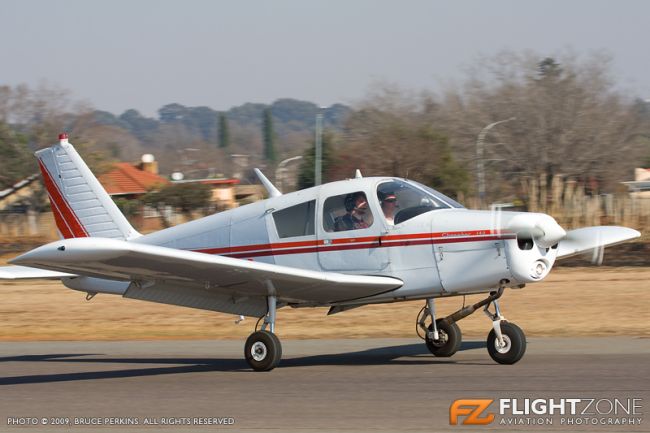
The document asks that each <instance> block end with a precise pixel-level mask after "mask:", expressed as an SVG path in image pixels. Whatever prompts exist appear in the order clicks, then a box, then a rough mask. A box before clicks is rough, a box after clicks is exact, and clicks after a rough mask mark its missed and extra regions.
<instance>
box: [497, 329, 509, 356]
mask: <svg viewBox="0 0 650 433" xmlns="http://www.w3.org/2000/svg"><path fill="white" fill-rule="evenodd" d="M502 337H503V345H502V344H500V343H499V339H498V338H497V339H495V340H494V348H495V349H496V350H497V352H499V353H508V352H509V351H510V348H511V347H512V342H511V341H510V337H508V336H507V335H505V334H504V335H502Z"/></svg>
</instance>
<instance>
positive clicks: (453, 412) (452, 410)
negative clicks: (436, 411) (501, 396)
mask: <svg viewBox="0 0 650 433" xmlns="http://www.w3.org/2000/svg"><path fill="white" fill-rule="evenodd" d="M493 401H494V400H488V399H473V400H463V399H460V400H456V401H454V402H453V403H452V404H451V406H450V407H449V424H451V425H457V424H458V417H459V416H462V417H464V419H463V421H462V422H461V424H463V425H485V424H490V423H491V422H492V421H494V414H493V413H491V412H487V413H486V412H485V411H486V410H487V408H488V407H490V404H492V402H493ZM484 413H485V416H481V415H483V414H484Z"/></svg>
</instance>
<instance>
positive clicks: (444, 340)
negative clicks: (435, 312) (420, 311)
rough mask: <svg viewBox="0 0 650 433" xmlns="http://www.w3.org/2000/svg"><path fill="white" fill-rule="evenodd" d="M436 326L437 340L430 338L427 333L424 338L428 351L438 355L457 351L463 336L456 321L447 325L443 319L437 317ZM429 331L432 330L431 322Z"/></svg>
mask: <svg viewBox="0 0 650 433" xmlns="http://www.w3.org/2000/svg"><path fill="white" fill-rule="evenodd" d="M436 327H437V328H438V337H439V338H438V340H432V339H430V338H429V336H428V335H427V337H426V338H425V339H424V341H425V343H426V345H427V348H428V349H429V352H431V353H432V354H433V355H434V356H439V357H449V356H452V355H453V354H454V353H456V352H458V349H460V344H461V343H462V341H463V336H462V333H461V332H460V328H459V327H458V325H457V324H456V322H454V323H452V324H451V325H448V324H447V322H445V321H444V319H438V320H436ZM429 331H433V324H431V325H429Z"/></svg>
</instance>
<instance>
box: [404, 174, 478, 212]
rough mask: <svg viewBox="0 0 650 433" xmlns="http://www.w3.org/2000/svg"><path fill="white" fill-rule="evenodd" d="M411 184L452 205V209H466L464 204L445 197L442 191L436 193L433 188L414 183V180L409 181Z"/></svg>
mask: <svg viewBox="0 0 650 433" xmlns="http://www.w3.org/2000/svg"><path fill="white" fill-rule="evenodd" d="M409 182H411V183H413V184H415V185H417V186H419V187H420V188H422V189H424V190H425V191H427V192H428V193H430V194H432V195H433V196H434V197H437V198H438V199H440V200H442V201H444V202H446V203H448V204H450V205H451V207H455V208H459V209H465V206H463V205H462V204H460V203H458V202H457V201H456V200H454V199H453V198H451V197H448V196H446V195H444V194H443V193H441V192H440V191H436V190H435V189H433V188H431V187H428V186H426V185H423V184H421V183H420V182H416V181H414V180H409Z"/></svg>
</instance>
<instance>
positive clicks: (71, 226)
mask: <svg viewBox="0 0 650 433" xmlns="http://www.w3.org/2000/svg"><path fill="white" fill-rule="evenodd" d="M38 166H39V168H40V169H41V173H42V174H43V182H44V183H45V188H46V189H47V194H48V195H49V197H50V202H51V203H52V204H53V205H54V206H55V207H56V208H57V211H58V213H59V215H58V216H59V218H60V219H61V220H62V222H63V223H65V224H59V221H57V216H56V214H55V215H54V220H55V221H56V223H57V224H56V225H57V227H58V228H59V231H60V232H61V234H62V235H63V237H64V238H66V239H68V238H84V237H88V232H86V229H85V228H84V227H83V226H82V225H81V222H79V219H78V218H77V215H75V213H74V211H73V210H72V208H71V207H70V205H69V204H68V202H67V201H66V199H65V197H63V194H61V191H60V190H59V186H58V185H57V184H56V182H55V181H54V179H52V175H51V174H50V172H49V170H48V169H47V167H45V165H44V164H43V162H42V161H41V160H40V159H39V160H38ZM53 211H54V207H53ZM66 229H67V230H66ZM66 233H67V236H66Z"/></svg>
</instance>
